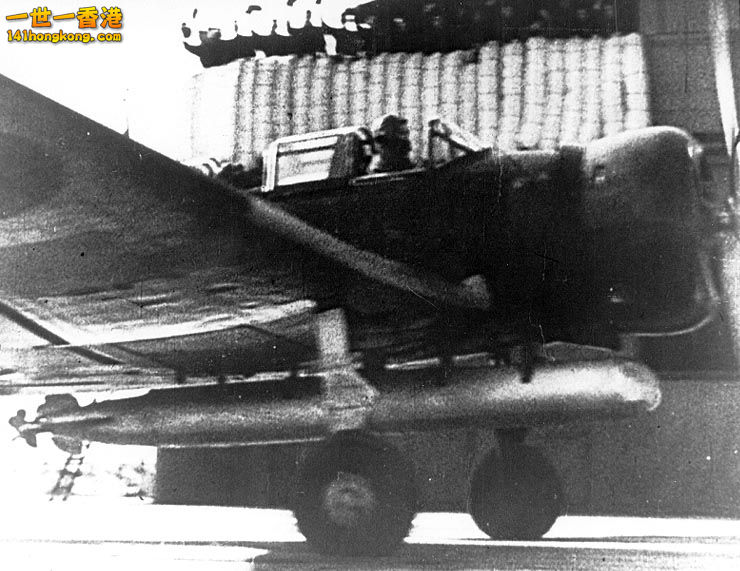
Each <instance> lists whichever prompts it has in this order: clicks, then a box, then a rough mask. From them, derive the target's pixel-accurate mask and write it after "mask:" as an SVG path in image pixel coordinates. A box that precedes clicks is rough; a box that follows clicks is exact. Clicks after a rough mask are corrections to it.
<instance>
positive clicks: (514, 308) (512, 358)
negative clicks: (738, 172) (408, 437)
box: [0, 78, 723, 554]
mask: <svg viewBox="0 0 740 571" xmlns="http://www.w3.org/2000/svg"><path fill="white" fill-rule="evenodd" d="M366 143H367V141H366V139H363V137H362V136H361V132H360V131H359V130H358V129H357V128H354V127H350V128H341V129H332V130H329V131H322V132H319V133H309V134H306V135H296V136H290V137H285V138H282V139H278V140H277V141H275V142H273V143H272V144H271V145H270V146H269V147H268V148H267V149H266V151H265V153H264V159H263V160H264V168H263V180H262V184H261V185H258V186H257V187H256V188H250V189H244V188H237V187H236V186H234V185H232V184H229V183H228V182H224V181H223V180H219V179H214V178H209V177H207V176H204V175H202V174H201V173H198V172H196V171H195V170H194V169H192V168H190V167H188V166H185V165H183V164H180V163H178V162H176V161H173V160H170V159H168V158H166V157H164V156H162V155H161V154H158V153H156V152H154V151H152V150H150V149H148V148H146V147H144V146H142V145H140V144H137V143H136V142H134V141H131V140H129V139H128V138H126V137H125V136H122V135H119V134H117V133H115V132H112V131H111V130H109V129H107V128H104V127H102V126H100V125H98V124H96V123H94V122H93V121H91V120H89V119H87V118H85V117H83V116H80V115H78V114H77V113H74V112H72V111H71V110H69V109H66V108H63V107H61V106H60V105H58V104H56V103H54V102H52V101H50V100H48V99H46V98H44V97H42V96H40V95H38V94H37V93H34V92H32V91H30V90H28V89H26V88H24V87H22V86H20V85H18V84H16V83H14V82H12V81H10V80H8V79H5V78H0V166H1V167H2V168H1V169H0V177H2V178H1V179H0V276H2V278H1V279H2V282H1V283H0V314H2V317H3V318H4V319H6V320H9V321H10V322H13V323H14V324H15V326H20V327H23V328H24V329H26V330H28V331H29V332H31V333H33V334H35V335H36V336H38V337H39V338H40V340H42V341H43V342H41V341H40V343H39V347H38V349H36V351H38V353H39V354H40V355H42V356H43V359H45V360H46V361H51V362H52V363H53V362H54V359H57V358H59V359H61V356H62V355H67V354H70V353H71V354H72V355H74V356H75V357H76V358H77V359H79V360H81V361H84V362H86V363H94V364H96V367H97V369H96V370H97V371H98V372H99V374H100V375H101V376H104V374H105V371H106V369H108V368H110V369H111V370H117V371H120V370H121V368H122V367H123V368H125V367H127V366H135V367H138V369H137V370H139V371H144V372H145V373H146V371H151V374H152V378H154V376H155V372H156V374H157V375H159V374H160V372H161V371H162V370H168V371H172V374H173V377H172V378H173V379H174V380H173V382H172V384H170V385H167V386H165V387H160V388H152V389H151V390H149V391H148V392H146V393H145V394H143V395H139V396H134V397H129V398H111V399H109V400H103V401H100V402H93V403H91V404H89V405H86V406H80V405H79V404H78V401H77V400H76V399H75V397H73V396H72V395H70V394H64V395H50V396H47V397H46V401H45V402H44V403H43V404H42V405H41V406H40V407H39V408H38V411H37V413H36V416H35V417H33V418H26V413H25V412H24V411H19V412H18V414H17V415H16V416H15V417H13V418H12V419H11V420H10V422H11V424H12V425H13V426H14V427H15V428H16V429H17V430H18V432H19V434H20V435H21V436H22V437H23V438H24V439H25V440H26V441H27V442H28V443H29V444H31V445H35V443H36V435H37V434H39V433H44V432H50V433H52V434H53V435H54V437H55V439H56V442H57V443H59V444H60V445H61V446H64V447H66V449H69V450H74V449H75V446H79V444H80V443H81V442H86V441H100V442H107V443H117V444H140V445H151V446H158V447H178V446H223V445H236V444H240V445H241V444H255V445H256V444H267V443H269V444H279V443H288V442H290V443H295V442H315V444H313V445H312V446H310V447H308V452H307V454H306V456H305V458H304V460H303V463H302V465H301V466H300V467H299V468H298V474H297V476H296V484H295V486H296V489H295V505H294V511H295V515H296V518H297V521H298V526H299V528H300V530H301V532H302V533H303V534H304V535H305V536H306V538H307V539H308V541H309V542H310V543H311V544H312V545H313V546H314V547H315V548H317V549H318V550H321V551H325V552H339V553H351V554H357V553H378V552H384V551H389V550H391V549H393V548H395V547H396V546H397V545H398V544H399V543H400V542H401V541H402V540H403V539H404V537H405V536H406V534H407V532H408V530H409V527H410V523H411V520H412V517H413V516H414V513H415V482H414V476H413V467H412V466H410V465H409V462H408V460H407V459H406V458H405V457H404V456H403V455H402V454H401V453H400V452H399V451H398V450H397V449H395V448H394V447H393V446H392V445H391V444H389V442H388V441H387V440H386V437H385V436H384V435H387V434H388V433H393V432H399V431H422V430H444V429H446V428H449V427H454V426H487V427H491V428H494V429H496V431H497V432H496V433H497V436H498V437H497V442H496V445H495V446H494V448H493V449H492V450H491V452H490V453H489V454H488V455H487V456H486V457H485V459H484V460H483V461H482V462H481V463H480V464H479V465H478V467H477V468H476V469H475V471H474V473H473V475H472V480H471V487H470V498H469V508H470V512H471V515H472V517H473V518H474V519H475V522H476V523H477V524H478V525H479V526H480V528H481V529H482V530H484V531H485V532H486V533H488V534H489V535H490V536H491V537H494V538H532V537H539V536H541V535H542V534H544V533H545V532H546V531H547V530H548V529H549V528H550V526H551V525H552V524H553V522H554V521H555V519H556V518H557V517H558V515H559V513H560V511H561V509H562V505H563V504H562V502H563V494H562V490H561V486H560V484H559V482H558V478H557V475H556V473H555V470H554V468H553V467H552V465H551V464H550V463H549V462H548V461H547V459H546V458H545V457H544V456H543V455H542V454H541V453H540V452H539V451H537V450H536V449H534V448H531V447H528V446H527V445H525V444H524V438H525V436H526V432H527V429H528V428H530V427H533V426H537V425H545V424H554V423H561V422H567V421H574V422H577V421H587V420H588V421H591V420H593V419H598V418H614V417H620V416H628V415H635V414H639V413H644V412H648V411H651V410H653V409H654V408H655V407H656V406H657V405H658V403H659V400H660V390H659V385H658V382H657V379H656V376H655V374H654V373H653V372H652V371H651V370H650V369H648V368H647V367H646V366H644V365H643V364H641V363H640V362H637V361H636V359H635V358H634V357H633V356H630V354H629V353H628V352H626V351H623V349H624V348H625V347H629V346H630V343H625V339H627V340H629V339H632V338H634V336H640V335H647V336H651V335H658V336H662V335H671V334H675V333H678V332H686V331H691V330H693V329H696V328H699V327H701V326H702V325H703V324H704V323H706V322H707V321H709V320H711V319H712V317H713V315H714V313H715V310H716V308H717V304H718V300H719V297H720V295H721V292H718V290H717V284H718V283H720V282H719V281H718V280H717V279H716V276H715V275H714V274H715V273H716V268H715V267H714V265H713V262H712V248H713V247H714V246H713V244H714V242H713V240H714V238H715V236H716V235H717V233H718V232H719V231H720V229H719V228H720V224H719V222H718V220H719V218H721V217H720V216H719V215H718V212H720V211H723V208H722V205H721V204H720V205H718V204H709V202H708V195H707V193H706V189H705V186H704V183H703V181H702V178H701V172H700V168H699V166H700V164H699V163H700V157H699V155H700V148H699V146H698V145H697V144H696V143H695V142H694V141H693V140H692V139H691V137H689V136H688V135H687V134H686V133H684V132H682V131H680V130H678V129H675V128H669V127H653V128H646V129H643V130H638V131H633V132H628V133H624V134H621V135H617V136H614V137H611V138H606V139H602V140H598V141H595V142H592V143H589V144H588V145H586V146H583V147H578V146H564V147H561V148H560V149H558V150H556V151H516V152H506V153H503V152H500V151H497V150H495V149H492V148H488V147H486V146H484V145H482V144H480V143H479V142H478V141H477V140H476V138H475V137H474V136H472V135H470V134H468V133H464V132H463V131H462V130H461V129H460V128H458V127H456V126H455V125H453V124H451V123H448V122H445V121H444V119H434V120H432V121H431V122H430V124H429V133H428V143H429V149H428V153H427V154H428V155H429V160H428V161H426V162H425V164H423V165H420V166H419V167H418V168H413V169H410V170H406V171H401V172H390V173H376V174H367V173H365V172H363V168H362V161H363V158H362V157H363V149H362V145H363V144H366ZM58 373H59V375H60V376H63V375H64V371H63V370H59V371H58ZM28 375H29V378H31V379H33V371H32V370H31V371H28ZM236 376H239V377H238V378H237V380H234V377H236ZM206 377H207V378H209V379H211V380H210V382H206V381H202V379H203V378H206ZM158 378H159V377H158ZM193 379H201V380H200V381H197V382H194V381H193ZM239 379H240V380H239Z"/></svg>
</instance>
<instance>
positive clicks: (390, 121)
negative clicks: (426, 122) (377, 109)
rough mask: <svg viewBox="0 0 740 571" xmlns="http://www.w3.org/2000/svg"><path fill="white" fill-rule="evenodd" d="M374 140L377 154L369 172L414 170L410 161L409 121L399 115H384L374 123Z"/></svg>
mask: <svg viewBox="0 0 740 571" xmlns="http://www.w3.org/2000/svg"><path fill="white" fill-rule="evenodd" d="M373 138H374V140H375V147H376V150H377V154H375V155H374V156H373V159H372V162H371V163H370V168H369V169H368V172H371V173H381V172H392V171H402V170H408V169H412V168H414V165H413V163H412V162H411V159H410V154H411V140H410V139H409V127H408V121H406V119H404V118H403V117H398V116H397V115H390V114H389V115H384V116H383V117H380V118H379V119H377V120H376V121H375V123H373Z"/></svg>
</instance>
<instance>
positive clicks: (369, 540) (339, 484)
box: [294, 431, 416, 555]
mask: <svg viewBox="0 0 740 571" xmlns="http://www.w3.org/2000/svg"><path fill="white" fill-rule="evenodd" d="M414 479H415V478H414V474H413V470H412V468H411V465H410V464H409V463H408V461H407V460H406V458H405V457H404V456H403V455H402V454H401V453H400V452H399V451H398V450H397V449H396V448H395V447H393V446H392V445H390V444H389V443H388V442H386V441H385V440H383V439H381V438H379V437H377V436H374V435H372V434H369V433H365V432H355V431H348V432H342V433H338V434H336V435H334V436H332V437H330V438H328V439H327V440H326V441H324V442H322V443H321V444H320V445H319V446H318V447H317V448H315V449H313V450H310V451H309V452H308V454H307V455H306V456H305V458H304V459H303V460H302V462H301V463H300V465H299V467H298V471H297V476H296V496H295V503H294V513H295V517H296V520H297V522H298V529H299V530H300V531H301V533H302V534H303V535H304V536H305V537H306V539H307V540H308V542H309V544H310V545H311V546H312V547H313V548H314V549H316V550H317V551H319V552H322V553H327V554H336V555H380V554H385V553H390V552H391V551H394V550H395V549H396V548H397V547H398V546H399V545H400V544H401V542H402V541H403V539H404V538H405V537H406V535H407V534H408V531H409V528H410V527H411V520H412V519H413V517H414V514H415V513H416V494H415V492H416V488H415V482H414ZM348 500H349V501H348Z"/></svg>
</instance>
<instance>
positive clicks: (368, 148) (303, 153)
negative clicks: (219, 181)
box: [262, 118, 486, 192]
mask: <svg viewBox="0 0 740 571" xmlns="http://www.w3.org/2000/svg"><path fill="white" fill-rule="evenodd" d="M427 144H428V152H427V156H428V159H427V160H426V161H425V163H424V164H423V165H419V167H416V168H414V169H412V170H413V171H417V170H423V169H431V168H439V167H441V166H444V165H446V164H449V163H450V162H452V161H455V160H458V159H460V158H462V157H465V156H468V155H471V154H475V153H479V152H482V151H484V150H486V146H485V145H484V144H483V143H482V142H481V141H480V140H479V139H478V138H477V137H476V136H475V135H473V134H471V133H468V132H466V131H464V130H463V129H462V128H460V127H459V126H458V125H455V124H454V123H451V122H448V121H444V120H442V119H439V118H437V119H433V120H431V121H429V130H428V138H427ZM372 152H373V141H372V136H371V135H370V132H369V130H368V129H367V128H365V127H342V128H339V129H330V130H327V131H318V132H314V133H306V134H302V135H291V136H288V137H282V138H280V139H277V140H276V141H274V142H272V143H271V144H270V145H269V146H268V147H267V149H265V152H264V154H263V158H264V171H263V180H262V190H263V191H264V192H270V191H272V190H275V189H277V188H281V187H287V186H293V185H297V184H304V183H309V182H318V181H324V180H331V179H350V178H356V177H361V176H377V177H382V176H387V173H383V174H369V173H368V172H367V167H368V163H369V159H370V157H371V155H372Z"/></svg>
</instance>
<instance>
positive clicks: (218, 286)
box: [0, 77, 488, 374]
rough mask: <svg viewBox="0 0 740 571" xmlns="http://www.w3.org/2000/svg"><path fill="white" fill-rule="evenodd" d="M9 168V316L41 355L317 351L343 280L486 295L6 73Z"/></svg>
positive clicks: (437, 294)
mask: <svg viewBox="0 0 740 571" xmlns="http://www.w3.org/2000/svg"><path fill="white" fill-rule="evenodd" d="M0 167H1V168H0V319H2V322H3V323H5V324H6V325H2V324H0V331H5V335H4V337H8V336H10V337H12V334H11V333H8V331H11V330H12V328H17V327H20V328H22V329H24V330H26V331H30V332H32V333H33V334H34V335H35V336H36V337H38V338H40V339H41V341H39V342H38V343H37V345H38V344H40V345H43V346H46V348H47V350H46V351H45V352H44V351H37V353H36V354H38V353H39V352H41V353H43V354H44V355H45V356H44V357H43V359H42V360H44V361H50V362H54V360H55V359H56V357H50V355H57V354H60V353H62V351H61V350H59V349H49V347H54V348H64V349H69V350H70V351H71V352H72V353H73V354H75V355H76V358H77V359H78V360H80V359H82V360H83V361H85V362H86V363H97V364H108V365H116V364H121V363H135V364H137V365H141V366H149V367H162V366H164V367H168V368H172V369H175V370H181V371H182V372H184V373H194V372H195V373H201V372H205V373H208V374H221V373H232V372H234V371H235V370H236V369H238V370H241V369H242V368H243V369H244V372H246V373H249V372H255V371H259V370H265V369H272V368H274V367H282V368H286V367H290V366H291V365H292V364H295V363H296V362H300V361H301V360H303V359H306V358H311V357H312V356H313V351H314V348H313V340H312V338H311V334H310V331H309V329H310V328H309V326H308V322H309V318H308V315H309V314H310V313H311V312H313V311H314V310H315V309H316V308H319V309H321V308H322V307H335V306H341V305H342V303H343V300H342V295H343V290H342V288H341V287H339V284H341V283H342V280H345V279H355V278H357V279H361V280H365V281H366V282H370V283H372V284H375V286H376V287H378V288H381V289H385V290H392V291H395V292H402V291H404V290H406V293H405V294H402V295H407V296H408V297H410V298H413V297H414V296H417V297H418V294H420V295H421V296H423V297H425V298H426V300H427V301H432V302H433V303H434V304H436V305H437V306H442V307H444V306H449V307H457V308H459V307H464V308H469V309H474V310H480V309H485V308H486V307H487V304H488V300H487V299H486V298H485V296H481V295H480V294H479V293H478V292H476V291H475V290H473V289H469V288H468V287H466V286H465V285H464V284H453V283H449V282H447V281H445V280H444V279H443V278H440V277H439V276H436V275H433V274H430V273H428V272H424V271H423V270H419V269H414V268H410V267H408V266H405V265H403V264H401V263H399V262H397V261H394V260H389V259H386V258H382V257H381V256H379V255H377V254H374V253H372V252H368V251H362V250H359V249H358V248H356V247H353V246H352V245H350V244H347V243H344V242H342V241H340V240H338V239H336V238H335V237H333V236H331V235H330V234H328V233H326V232H324V231H321V230H319V229H316V228H314V227H311V226H310V225H308V224H306V223H305V222H303V221H302V220H299V219H297V218H295V217H294V216H291V215H290V214H289V213H287V212H285V211H283V210H281V209H280V208H279V207H278V206H277V205H275V204H270V203H268V202H266V201H264V200H262V199H260V198H258V197H256V196H255V195H253V194H250V193H247V192H243V191H239V190H237V189H235V188H232V187H229V186H228V185H226V184H223V183H221V182H219V181H216V180H213V179H209V178H207V177H205V176H203V175H201V174H199V173H197V172H195V171H194V170H193V169H190V168H188V167H187V166H184V165H182V164H179V163H177V162H175V161H173V160H170V159H168V158H167V157H165V156H163V155H161V154H158V153H156V152H154V151H152V150H150V149H148V148H146V147H144V146H142V145H140V144H137V143H136V142H134V141H131V140H130V139H128V138H127V137H125V136H123V135H120V134H118V133H115V132H113V131H111V130H109V129H107V128H105V127H103V126H101V125H99V124H97V123H95V122H93V121H91V120H90V119H88V118H86V117H84V116H81V115H79V114H77V113H75V112H73V111H71V110H69V109H67V108H64V107H62V106H61V105H58V104H57V103H55V102H53V101H51V100H49V99H47V98H45V97H43V96H41V95H39V94H37V93H35V92H33V91H31V90H29V89H27V88H25V87H23V86H21V85H19V84H17V83H15V82H13V81H11V80H9V79H7V78H4V77H0ZM412 289H413V291H414V295H411V294H409V293H408V290H412ZM417 303H418V302H417ZM3 341H5V342H6V343H5V345H3V347H4V349H7V347H8V339H3ZM9 343H10V346H11V347H12V345H13V341H12V339H11V340H10V342H9ZM25 345H26V347H25V349H28V343H26V344H25ZM260 356H261V357H260ZM5 361H6V357H5V356H3V359H2V360H1V361H0V364H3V365H5ZM53 368H54V366H53V365H52V370H53Z"/></svg>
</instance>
